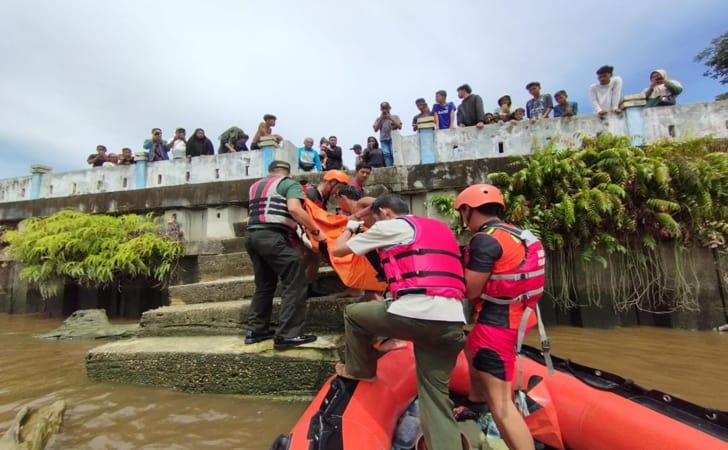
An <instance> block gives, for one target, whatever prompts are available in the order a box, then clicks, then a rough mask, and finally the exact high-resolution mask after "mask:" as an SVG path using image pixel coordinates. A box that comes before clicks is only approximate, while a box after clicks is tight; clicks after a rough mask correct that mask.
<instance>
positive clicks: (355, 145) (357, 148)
mask: <svg viewBox="0 0 728 450" xmlns="http://www.w3.org/2000/svg"><path fill="white" fill-rule="evenodd" d="M349 150H361V145H359V144H354V146H353V147H352V148H350V149H349Z"/></svg>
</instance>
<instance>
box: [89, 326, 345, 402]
mask: <svg viewBox="0 0 728 450" xmlns="http://www.w3.org/2000/svg"><path fill="white" fill-rule="evenodd" d="M338 339H339V338H337V337H334V336H319V339H318V340H317V341H316V342H313V343H311V344H306V345H303V346H300V347H296V348H293V349H289V350H285V351H276V350H274V349H273V342H272V341H271V340H268V341H264V342H260V343H258V344H253V345H245V344H244V343H243V340H242V339H241V338H239V337H234V336H214V337H212V336H210V337H185V338H181V337H174V338H172V337H156V338H142V339H131V340H126V341H118V342H114V343H111V344H107V345H103V346H101V347H97V348H95V349H93V350H91V351H90V352H89V353H88V355H87V357H86V372H87V375H88V377H89V378H90V379H91V380H94V381H105V382H115V383H126V384H135V385H149V386H159V387H167V388H173V389H178V390H181V391H187V392H210V393H227V394H248V395H277V396H288V395H290V396H296V395H312V394H314V393H315V392H317V391H318V389H319V388H320V387H321V386H322V385H323V383H324V382H325V381H326V379H327V378H328V377H330V376H331V375H332V374H333V373H334V365H335V363H336V361H338V360H339V356H338V350H337V347H338Z"/></svg>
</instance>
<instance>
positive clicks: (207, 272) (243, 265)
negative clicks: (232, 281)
mask: <svg viewBox="0 0 728 450" xmlns="http://www.w3.org/2000/svg"><path fill="white" fill-rule="evenodd" d="M197 274H198V277H199V281H211V280H216V279H219V278H225V277H240V276H245V275H252V274H253V263H252V261H250V256H249V255H248V253H247V252H235V253H223V254H221V255H200V256H198V257H197Z"/></svg>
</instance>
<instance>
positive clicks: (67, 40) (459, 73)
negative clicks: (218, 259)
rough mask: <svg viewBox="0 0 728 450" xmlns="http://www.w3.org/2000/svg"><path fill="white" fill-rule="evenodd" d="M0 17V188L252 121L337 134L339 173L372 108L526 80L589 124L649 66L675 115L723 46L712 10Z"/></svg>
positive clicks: (416, 6) (305, 8)
mask: <svg viewBox="0 0 728 450" xmlns="http://www.w3.org/2000/svg"><path fill="white" fill-rule="evenodd" d="M0 17H2V18H3V25H2V27H0V54H1V55H2V58H3V62H2V64H0V152H1V154H2V157H3V164H1V165H0V178H8V177H15V176H24V175H27V174H28V173H29V166H30V165H31V164H45V165H50V166H52V167H53V169H54V171H68V170H77V169H80V168H85V167H87V165H86V162H85V160H86V157H87V156H88V155H89V154H90V153H93V152H94V151H95V147H96V145H97V144H104V145H106V146H107V147H108V148H109V151H110V152H118V151H119V150H120V149H121V148H122V147H131V148H132V149H133V150H135V151H138V150H141V144H142V142H143V140H144V139H145V138H147V137H148V135H149V130H150V129H151V128H152V127H161V128H162V129H163V130H164V134H165V136H166V137H167V138H170V137H171V135H172V134H173V130H174V128H176V127H180V126H181V127H185V128H187V130H188V134H190V133H191V131H192V130H193V129H194V128H197V127H201V128H204V129H205V130H206V132H207V135H208V136H209V137H211V138H212V139H213V141H216V138H217V136H218V135H219V134H220V133H221V132H222V131H224V130H225V129H226V128H228V127H229V126H232V125H237V126H240V127H241V128H243V129H244V130H245V131H247V132H248V133H249V134H251V135H252V134H253V132H254V130H255V126H256V125H257V123H258V122H259V121H260V119H261V117H262V115H263V114H265V113H272V114H275V115H277V116H278V124H277V126H276V128H275V132H277V133H278V134H281V135H283V136H284V137H285V138H286V139H288V140H290V141H292V142H293V143H294V144H296V145H298V146H300V145H301V144H302V141H303V139H304V137H306V136H311V137H313V138H314V139H315V141H316V142H317V143H318V139H319V138H320V137H321V136H324V135H325V136H328V135H331V134H335V135H337V136H338V137H339V143H340V145H341V146H342V147H343V148H344V149H345V162H348V163H349V164H351V162H352V161H353V156H352V152H350V151H348V149H349V148H350V147H351V146H352V145H353V144H356V143H360V144H364V143H365V142H366V137H367V136H368V135H372V134H374V133H373V131H372V128H371V126H372V122H373V121H374V119H375V118H376V116H377V115H378V114H379V102H381V101H383V100H387V101H389V102H390V103H391V104H392V112H393V113H394V114H397V115H399V116H400V117H401V118H402V120H403V121H404V122H405V124H409V122H410V121H411V118H412V116H413V115H414V114H415V113H416V109H415V106H414V100H415V99H416V98H417V97H425V98H426V99H427V100H428V102H430V103H431V102H432V101H434V93H435V91H436V90H438V89H445V90H447V91H448V94H449V99H450V100H452V101H454V102H455V103H456V104H458V103H459V100H458V99H457V93H456V88H457V86H459V85H460V84H462V83H469V84H470V85H471V86H472V87H473V90H474V92H475V93H478V94H480V95H481V96H482V97H483V99H484V101H485V104H486V110H487V111H490V110H493V109H494V108H495V107H496V99H497V98H498V97H500V96H501V95H502V94H504V93H509V94H511V96H512V97H513V100H514V104H515V105H517V106H523V105H525V102H526V101H527V100H528V94H527V92H526V90H525V85H526V83H527V82H529V81H531V80H538V81H540V82H541V85H542V88H543V91H544V92H548V93H553V92H555V91H557V90H559V89H566V90H567V91H568V93H569V96H570V99H571V100H575V101H577V102H578V103H579V108H580V113H585V114H590V113H591V107H590V106H589V103H588V88H589V85H590V84H591V83H593V82H595V79H596V77H595V70H596V69H597V68H598V67H599V66H601V65H602V64H611V65H614V66H615V74H617V75H620V76H621V77H622V78H623V79H624V85H625V88H624V93H625V94H626V93H636V92H638V91H640V90H641V89H643V88H644V87H645V86H646V85H647V84H648V78H649V73H650V72H651V71H652V70H654V69H656V68H664V69H666V70H667V72H668V76H669V77H670V78H674V79H677V80H679V81H681V82H682V84H683V85H684V87H685V91H684V93H683V94H682V95H681V96H680V97H679V99H678V102H679V103H692V102H704V101H712V100H713V99H714V97H715V96H716V95H717V94H719V93H721V92H724V91H725V90H726V88H725V86H721V85H720V84H719V83H718V82H717V81H715V80H712V79H710V78H706V77H704V76H703V75H702V73H703V72H704V70H705V67H704V66H703V65H702V64H700V63H696V62H694V56H695V54H697V53H698V52H699V51H700V50H702V49H704V48H705V47H707V46H708V45H709V43H710V40H711V39H712V38H714V37H717V36H719V35H720V34H722V33H723V32H725V31H728V29H727V28H726V25H728V23H727V22H726V2H725V0H692V1H689V2H688V1H683V2H680V1H676V0H673V1H668V2H666V1H653V0H643V1H635V0H629V1H623V0H609V1H598V2H597V1H591V0H582V1H554V0H552V1H531V0H526V1H518V2H492V1H485V0H482V1H478V0H471V1H457V0H450V1H444V0H439V1H430V0H417V1H409V0H407V1H399V0H369V1H365V2H350V1H346V0H338V1H329V0H326V1H320V0H316V1H313V0H311V1H303V0H287V1H269V2H261V1H243V0H238V1H236V0H229V1H206V2H202V1H189V0H175V1H167V0H164V1H161V0H160V1H155V0H145V1H139V0H125V1H98V0H88V1H80V0H66V1H57V0H3V1H2V3H0ZM405 131H406V132H407V133H410V132H411V131H410V129H409V127H406V128H405ZM215 144H216V147H217V142H215Z"/></svg>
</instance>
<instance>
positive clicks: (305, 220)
mask: <svg viewBox="0 0 728 450" xmlns="http://www.w3.org/2000/svg"><path fill="white" fill-rule="evenodd" d="M301 202H303V200H301V199H299V198H289V199H288V200H286V206H288V212H289V213H291V216H292V217H293V220H295V221H296V222H298V223H299V224H301V225H303V226H304V227H306V229H307V230H308V231H314V230H319V228H318V227H317V226H316V222H314V221H313V219H312V218H311V216H309V215H308V213H307V212H306V210H305V209H303V206H302V205H301ZM313 237H314V239H316V240H317V241H319V242H320V241H325V240H326V239H327V237H326V233H324V232H323V231H322V230H319V234H318V235H313Z"/></svg>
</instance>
